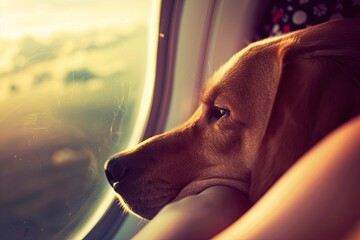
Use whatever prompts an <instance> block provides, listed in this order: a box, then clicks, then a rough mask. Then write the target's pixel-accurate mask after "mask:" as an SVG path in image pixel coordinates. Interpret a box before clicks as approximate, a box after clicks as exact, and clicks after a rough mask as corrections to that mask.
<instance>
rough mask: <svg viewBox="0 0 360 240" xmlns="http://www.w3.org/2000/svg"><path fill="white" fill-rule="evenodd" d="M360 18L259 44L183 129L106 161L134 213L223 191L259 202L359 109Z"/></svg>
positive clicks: (211, 85)
mask: <svg viewBox="0 0 360 240" xmlns="http://www.w3.org/2000/svg"><path fill="white" fill-rule="evenodd" d="M359 43H360V19H342V20H335V21H330V22H327V23H323V24H320V25H317V26H313V27H310V28H307V29H304V30H299V31H296V32H293V33H289V34H286V35H282V36H278V37H273V38H269V39H265V40H261V41H259V42H255V43H252V44H250V45H248V46H247V47H246V48H244V49H242V50H241V51H240V52H238V53H236V54H235V55H234V56H233V57H232V58H231V59H230V60H229V61H228V62H227V63H225V64H224V65H223V66H222V67H221V68H220V69H219V70H218V71H216V72H215V73H214V75H213V76H212V78H211V79H210V80H209V81H208V84H207V86H206V87H205V88H204V90H203V92H202V97H201V103H200V106H199V108H198V109H197V110H196V111H195V113H194V114H193V116H192V117H191V118H190V119H189V120H188V121H186V122H185V123H184V124H182V125H181V126H179V127H177V128H175V129H173V130H171V131H168V132H165V133H163V134H160V135H157V136H154V137H151V138H149V139H147V140H145V141H143V142H142V143H140V144H139V145H138V146H136V147H135V148H133V149H131V150H127V151H123V152H121V153H118V154H116V155H115V156H113V157H112V158H111V159H110V160H108V161H107V162H106V164H105V173H106V176H107V178H108V180H109V182H110V184H111V185H112V187H113V188H114V190H115V191H116V192H117V193H118V194H119V195H120V196H119V198H120V201H121V203H122V205H123V206H124V207H125V208H126V209H127V210H128V211H130V212H132V213H134V214H136V215H138V216H141V217H143V218H146V219H152V218H153V217H154V216H155V215H156V214H157V213H158V212H159V211H160V210H161V209H162V208H163V207H164V206H165V205H166V204H168V203H171V202H174V201H177V200H180V199H182V198H184V197H187V196H190V195H194V194H197V193H199V192H202V191H203V190H205V189H207V188H209V187H211V186H216V185H225V186H230V187H233V188H236V189H238V190H239V191H241V192H243V193H244V194H245V195H246V196H247V197H248V199H249V201H250V203H251V204H254V203H256V202H257V201H258V200H259V198H261V196H262V195H263V194H264V193H265V192H267V191H268V190H269V189H270V188H271V186H272V185H273V184H274V183H275V182H276V181H277V180H278V179H279V178H280V177H281V176H282V175H283V173H285V172H286V171H287V170H288V169H289V168H290V167H291V166H292V165H293V164H294V163H295V162H296V161H297V160H298V159H299V158H300V157H301V156H302V155H304V153H306V152H307V151H308V150H309V149H311V148H312V146H314V145H315V144H316V143H317V142H318V141H319V140H321V139H322V138H324V137H325V136H326V135H328V134H329V133H330V132H332V131H333V130H334V129H335V128H337V127H339V126H340V125H343V124H344V123H346V122H347V121H349V120H350V119H352V118H354V117H356V116H358V115H359V113H360V44H359Z"/></svg>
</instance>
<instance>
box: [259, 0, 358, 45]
mask: <svg viewBox="0 0 360 240" xmlns="http://www.w3.org/2000/svg"><path fill="white" fill-rule="evenodd" d="M359 16H360V0H274V1H273V4H272V8H271V11H270V14H269V15H268V16H266V18H265V21H264V24H263V25H262V28H261V29H260V31H259V32H258V35H257V36H256V39H255V40H259V39H262V38H266V37H270V36H276V35H280V34H283V33H287V32H291V31H295V30H298V29H303V28H306V27H309V26H312V25H316V24H319V23H322V22H326V21H328V20H331V19H336V18H353V17H359Z"/></svg>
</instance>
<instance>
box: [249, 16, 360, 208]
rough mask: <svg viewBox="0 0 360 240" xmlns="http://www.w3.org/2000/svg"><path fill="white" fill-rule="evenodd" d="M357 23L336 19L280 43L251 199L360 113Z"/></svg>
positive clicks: (255, 167)
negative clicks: (275, 82) (275, 83)
mask: <svg viewBox="0 0 360 240" xmlns="http://www.w3.org/2000/svg"><path fill="white" fill-rule="evenodd" d="M359 26H360V19H349V20H338V21H332V22H328V23H325V24H321V25H318V26H315V27H313V28H309V29H306V30H302V31H299V32H295V33H292V34H289V35H288V36H285V37H284V38H283V39H281V41H280V45H279V46H280V47H279V52H278V61H280V62H279V63H278V65H279V66H280V81H279V84H278V89H277V93H276V97H275V100H274V103H273V108H272V110H271V114H270V116H269V122H268V124H267V128H266V132H265V134H264V137H263V139H262V143H261V147H260V149H259V154H258V157H257V159H256V160H255V163H254V168H253V173H252V185H251V189H250V199H251V201H252V202H255V201H257V200H258V199H259V198H260V197H261V196H262V195H263V194H264V193H265V192H266V191H267V190H268V189H269V188H270V187H271V185H272V184H273V183H274V182H275V181H276V180H277V179H278V178H279V177H280V176H281V175H282V174H283V173H284V172H285V171H286V170H288V168H289V167H290V166H291V165H292V164H293V163H294V162H295V161H296V160H298V159H299V158H300V157H301V156H302V155H303V154H304V153H305V152H306V151H308V150H309V149H310V148H311V147H312V146H313V145H314V144H315V143H316V142H318V141H319V140H320V139H321V138H323V137H324V136H325V135H327V134H329V133H330V132H331V131H333V130H334V129H335V128H337V127H338V126H340V125H342V124H343V123H345V122H346V121H348V120H349V119H350V118H352V117H354V116H356V115H358V114H360V87H359V86H360V84H359V83H360V44H359V43H360V27H359Z"/></svg>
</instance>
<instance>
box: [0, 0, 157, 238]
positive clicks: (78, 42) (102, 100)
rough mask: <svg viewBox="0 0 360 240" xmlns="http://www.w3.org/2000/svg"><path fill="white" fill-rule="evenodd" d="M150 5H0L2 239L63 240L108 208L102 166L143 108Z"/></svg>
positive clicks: (45, 0)
mask: <svg viewBox="0 0 360 240" xmlns="http://www.w3.org/2000/svg"><path fill="white" fill-rule="evenodd" d="M151 3H152V2H151V1H147V0H143V1H139V0H131V1H127V0H122V1H121V0H77V1H73V0H1V2H0V196H1V197H0V236H1V238H2V239H66V238H71V236H74V235H73V234H74V233H75V232H77V231H79V229H81V228H82V227H83V226H85V225H86V224H87V223H88V220H89V219H93V218H94V216H95V218H99V217H101V215H102V214H103V213H104V211H105V210H106V207H108V206H109V204H110V202H111V201H112V197H113V195H112V192H113V191H112V190H111V188H110V187H108V184H107V182H106V178H105V175H104V171H103V165H104V162H105V160H106V159H107V158H108V157H109V156H110V155H112V154H113V153H115V152H117V151H119V150H121V149H123V148H125V147H127V146H128V144H129V141H130V140H131V139H133V138H134V135H133V133H134V131H135V130H139V129H142V128H143V125H144V121H145V120H144V121H142V122H141V121H139V114H142V115H143V119H146V113H147V111H148V106H146V104H145V105H144V103H147V105H149V102H150V100H151V99H150V98H151V95H145V97H147V98H144V93H145V90H146V89H145V86H151V84H152V83H151V84H150V85H148V84H149V83H148V82H146V79H147V80H152V79H153V78H152V76H150V77H148V78H147V75H146V74H147V73H148V72H149V71H148V68H149V64H150V62H149V61H150V60H151V59H150V58H149V46H150V45H149V40H150V37H149V36H150V33H151V30H150V27H151V26H150V24H151V23H152V21H150V19H151V14H152V10H151V9H152V8H151ZM153 24H154V23H153ZM149 59H150V60H149ZM150 90H151V89H150ZM142 104H143V105H142ZM144 106H145V108H144ZM140 110H141V111H140ZM144 113H145V114H144ZM144 116H145V118H144ZM138 123H140V124H141V123H142V126H140V127H139V126H135V125H136V124H138ZM137 132H139V131H137ZM140 133H141V131H140ZM139 136H140V135H139V134H138V135H137V136H135V138H136V137H138V138H139ZM109 194H110V195H109ZM109 196H110V197H109ZM94 213H98V214H97V215H96V214H94ZM93 220H94V219H93ZM95 222H96V219H95Z"/></svg>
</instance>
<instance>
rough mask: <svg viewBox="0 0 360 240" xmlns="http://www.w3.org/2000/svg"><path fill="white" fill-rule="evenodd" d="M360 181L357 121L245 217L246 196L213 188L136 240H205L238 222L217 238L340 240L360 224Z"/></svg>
mask: <svg viewBox="0 0 360 240" xmlns="http://www.w3.org/2000/svg"><path fill="white" fill-rule="evenodd" d="M315 160H316V161H315ZM359 183H360V117H358V118H356V119H354V120H352V121H350V122H349V123H347V124H345V125H344V126H342V127H340V128H339V129H337V130H336V131H334V132H333V133H332V134H330V135H329V136H328V137H326V138H325V139H324V140H323V141H321V142H320V143H319V144H318V145H316V146H315V147H314V148H313V149H312V150H310V151H309V152H308V153H307V154H305V155H304V156H303V157H302V158H301V159H300V160H299V161H298V163H297V164H295V165H294V166H293V167H292V168H291V169H290V170H289V171H288V172H287V173H286V174H285V175H284V176H283V177H282V178H281V179H280V180H279V181H278V182H277V183H276V184H275V185H274V186H273V187H272V188H271V189H270V190H269V191H268V192H267V193H266V194H265V195H264V197H263V198H261V199H260V201H259V202H257V203H256V204H255V205H254V206H253V207H252V208H251V209H250V210H249V211H248V212H247V213H246V214H245V215H244V216H243V217H241V216H242V215H243V214H244V213H245V212H246V211H247V209H248V207H249V203H248V201H247V199H246V197H245V196H244V195H243V194H241V193H240V192H239V191H237V190H235V189H232V188H229V187H223V186H215V187H211V188H208V189H206V190H205V191H203V192H202V193H200V194H198V195H195V196H191V197H187V198H185V199H183V200H181V201H179V202H175V203H172V204H170V205H168V206H167V207H165V208H164V209H163V210H162V211H160V213H159V214H158V215H157V216H156V217H155V218H154V219H153V220H152V221H151V222H150V223H149V224H148V225H147V226H146V227H145V228H144V229H143V230H142V231H141V232H140V233H139V234H138V235H137V236H135V238H134V239H209V238H211V237H213V236H214V235H215V234H216V233H218V232H219V231H221V230H222V229H224V228H225V227H226V226H228V225H229V224H230V223H231V222H233V221H234V220H236V219H238V218H239V219H238V220H237V221H236V222H235V223H234V224H232V225H231V226H230V227H228V228H227V229H226V230H225V231H223V232H221V233H220V234H218V235H217V236H216V237H215V239H224V240H226V239H340V238H343V237H344V236H348V234H349V232H351V231H353V230H354V227H356V224H358V222H359V221H360V208H359V202H360V187H359ZM355 234H356V232H355Z"/></svg>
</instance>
